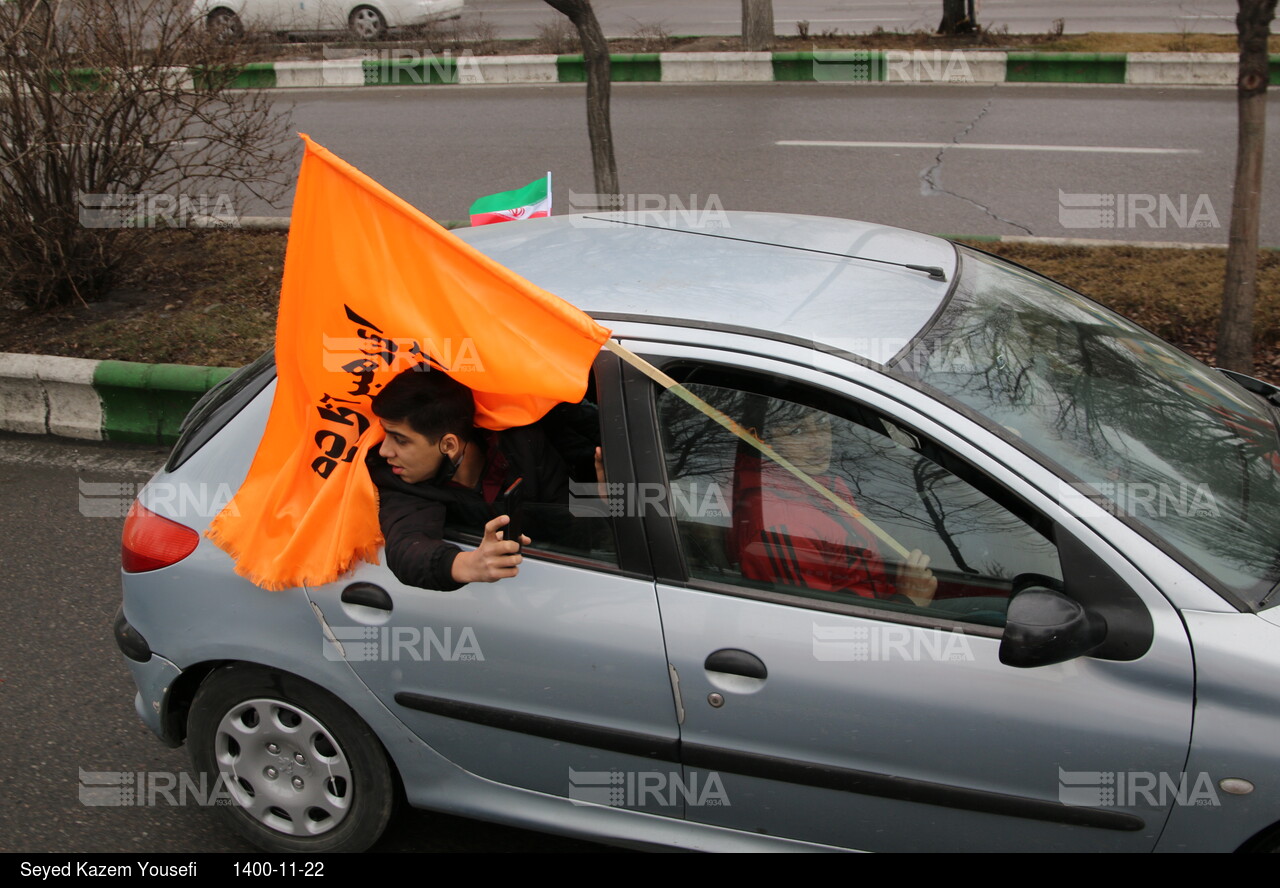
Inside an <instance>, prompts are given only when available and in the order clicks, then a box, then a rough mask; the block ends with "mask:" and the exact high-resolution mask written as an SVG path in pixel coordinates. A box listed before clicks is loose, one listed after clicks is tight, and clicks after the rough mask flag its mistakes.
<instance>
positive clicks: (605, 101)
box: [546, 0, 621, 209]
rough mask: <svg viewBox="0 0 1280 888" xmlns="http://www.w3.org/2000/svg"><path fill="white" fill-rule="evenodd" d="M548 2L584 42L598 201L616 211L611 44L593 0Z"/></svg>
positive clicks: (588, 109) (588, 112)
mask: <svg viewBox="0 0 1280 888" xmlns="http://www.w3.org/2000/svg"><path fill="white" fill-rule="evenodd" d="M546 2H547V5H548V6H550V7H551V8H552V9H554V10H556V11H557V12H562V13H564V14H565V15H566V16H568V17H569V21H571V22H573V26H574V27H575V28H577V29H578V38H579V39H580V40H581V41H582V56H583V60H584V62H585V64H586V67H587V134H588V135H589V137H590V139H591V169H592V172H593V173H594V175H595V185H596V195H597V197H596V199H597V200H598V201H600V202H601V203H602V204H603V206H601V207H600V208H601V209H612V208H615V207H616V206H617V204H616V203H615V202H613V201H610V200H609V198H610V197H612V196H615V195H618V194H620V193H621V192H620V191H619V188H618V162H617V160H616V159H615V157H614V153H613V123H612V121H611V118H610V115H609V91H610V82H609V78H610V65H609V43H608V41H607V40H605V39H604V31H603V30H601V28H600V21H599V20H598V19H597V18H596V13H595V10H594V9H592V8H591V2H590V0H546Z"/></svg>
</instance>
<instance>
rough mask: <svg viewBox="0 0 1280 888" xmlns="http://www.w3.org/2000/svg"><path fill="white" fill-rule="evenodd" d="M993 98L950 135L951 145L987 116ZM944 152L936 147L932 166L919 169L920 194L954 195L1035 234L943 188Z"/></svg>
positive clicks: (944, 150) (945, 151) (997, 218)
mask: <svg viewBox="0 0 1280 888" xmlns="http://www.w3.org/2000/svg"><path fill="white" fill-rule="evenodd" d="M995 100H996V97H995V96H994V95H993V96H992V97H991V98H989V99H987V103H986V104H985V105H983V106H982V110H980V111H979V112H978V115H977V116H976V117H974V118H973V120H971V121H969V124H968V126H966V127H965V128H964V129H962V130H961V131H960V132H958V133H956V134H955V135H954V136H952V137H951V144H952V145H956V144H959V142H960V140H961V139H963V138H964V137H965V136H967V135H969V133H970V132H972V131H973V128H974V127H975V126H977V125H978V121H980V120H982V118H984V117H986V116H987V112H988V111H990V110H991V106H992V105H993V104H994V103H995ZM946 153H947V146H946V145H944V146H943V147H941V148H939V149H938V153H937V155H936V156H935V157H934V158H933V166H931V167H928V168H926V169H923V170H921V171H920V193H921V194H922V195H924V196H925V197H935V196H937V195H939V194H945V195H948V196H949V197H954V198H956V199H957V200H962V201H964V202H965V203H969V204H972V205H973V206H975V207H977V208H978V209H980V210H982V212H984V213H986V214H987V215H988V216H990V217H991V218H992V219H995V220H996V221H997V222H1003V223H1004V224H1005V225H1011V226H1013V227H1014V228H1020V229H1022V230H1023V231H1025V232H1026V233H1027V234H1029V235H1034V234H1035V232H1034V231H1032V230H1031V229H1030V228H1028V227H1027V226H1025V225H1022V224H1021V223H1018V222H1014V221H1013V220H1012V219H1006V218H1004V217H1003V216H1001V215H1000V214H999V213H996V212H995V211H993V210H992V209H991V208H989V207H986V206H984V205H982V204H980V203H978V202H977V201H976V200H973V199H972V198H969V197H965V196H964V195H963V194H956V193H955V192H954V191H948V190H947V189H946V188H943V187H942V157H943V155H944V154H946Z"/></svg>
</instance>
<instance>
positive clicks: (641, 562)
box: [308, 354, 683, 817]
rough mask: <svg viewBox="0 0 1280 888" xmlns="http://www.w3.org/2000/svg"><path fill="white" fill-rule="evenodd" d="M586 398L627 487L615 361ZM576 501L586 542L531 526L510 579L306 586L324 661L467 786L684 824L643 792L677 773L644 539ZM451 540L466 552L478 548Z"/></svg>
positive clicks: (611, 470) (386, 575) (365, 576)
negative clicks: (440, 587) (477, 781)
mask: <svg viewBox="0 0 1280 888" xmlns="http://www.w3.org/2000/svg"><path fill="white" fill-rule="evenodd" d="M595 388H596V391H597V392H598V400H599V406H600V411H601V425H602V432H603V437H602V441H603V446H604V452H605V459H606V469H607V472H608V475H609V479H610V482H611V483H618V484H624V483H627V482H628V481H629V480H631V478H630V471H631V470H630V443H629V439H628V435H627V432H626V416H625V414H624V411H623V407H622V403H621V397H620V391H621V389H620V375H619V368H618V363H617V360H616V359H615V358H613V356H612V355H607V354H605V355H602V356H601V358H600V360H599V361H597V364H596V370H595ZM572 489H574V490H575V491H578V492H579V493H581V494H582V496H581V499H582V500H583V501H584V502H585V503H587V506H586V507H584V509H582V510H578V509H577V508H576V507H572V506H569V505H562V506H561V508H564V509H570V510H571V511H572V512H574V513H576V514H574V515H573V520H574V521H578V522H583V523H584V524H583V527H585V530H584V532H583V533H582V534H581V535H580V537H579V538H580V540H581V541H582V542H580V543H579V544H578V545H577V547H576V548H575V547H574V546H567V545H550V544H542V543H540V542H538V536H539V535H538V531H537V527H536V523H535V522H534V521H533V520H531V519H530V520H528V521H527V523H526V526H525V532H526V533H527V534H528V535H529V536H530V537H532V538H533V539H534V540H535V543H534V545H533V546H532V547H530V548H528V549H526V552H525V560H524V563H523V564H522V565H521V567H520V574H519V576H517V577H514V578H511V579H506V580H502V581H500V582H498V583H494V584H481V583H473V584H470V585H468V586H464V587H463V588H462V589H460V590H457V591H453V592H439V591H432V590H428V589H420V588H412V587H406V586H403V585H401V584H400V583H399V582H398V581H397V580H396V579H395V577H394V576H392V574H391V573H390V571H389V570H387V568H386V567H385V566H372V565H365V566H363V567H361V568H360V569H359V570H358V571H357V572H356V574H355V576H353V577H351V578H348V579H346V580H343V581H339V582H337V583H332V584H329V585H326V586H321V587H318V588H313V589H309V590H308V594H309V595H310V597H311V600H312V602H313V603H314V606H315V608H316V609H317V611H318V613H319V614H321V615H322V616H323V619H324V621H325V623H326V624H327V625H328V627H329V632H330V633H331V635H332V639H331V640H330V641H328V642H326V644H327V645H328V647H327V648H326V653H325V656H327V657H342V658H344V659H346V661H347V662H348V663H349V664H350V665H351V668H352V669H353V670H355V672H356V674H357V675H358V676H359V677H360V678H361V680H363V681H364V682H365V684H366V685H367V686H368V687H369V688H370V690H371V691H372V692H373V693H374V694H376V695H377V696H378V698H379V699H380V700H381V701H382V702H383V703H384V704H385V705H386V706H387V708H388V709H390V710H391V711H392V712H393V713H395V714H396V716H397V717H399V718H400V719H401V720H402V721H403V722H404V723H405V724H406V725H408V726H409V728H410V729H412V730H413V731H414V732H415V733H416V734H418V736H420V737H422V738H423V740H424V741H426V742H427V743H428V744H430V745H431V746H432V747H433V748H434V749H435V750H436V751H437V752H439V753H440V754H442V755H443V756H445V757H446V758H448V759H450V760H451V761H453V762H454V763H456V764H457V765H458V766H459V767H461V768H464V769H466V770H467V771H469V772H471V773H473V774H477V775H479V776H482V777H485V778H488V779H490V780H494V781H497V782H499V783H503V784H507V785H510V786H517V787H522V788H525V789H530V790H535V791H538V792H543V793H548V794H552V795H558V796H567V797H568V798H569V799H571V800H573V801H575V802H581V803H587V804H604V805H610V806H613V807H630V808H635V809H636V810H643V811H647V812H649V813H660V814H666V815H671V816H677V817H678V816H681V815H682V814H683V800H682V799H680V798H679V797H674V798H673V797H672V796H670V795H669V794H667V793H664V792H653V791H649V792H639V791H638V790H637V788H636V787H637V781H639V785H640V786H641V787H643V786H646V785H647V786H649V787H650V789H651V790H652V788H653V787H654V786H656V785H657V783H662V784H664V785H665V784H666V783H667V782H669V781H672V780H673V779H678V776H679V766H678V764H677V754H676V747H677V742H678V726H677V724H676V717H675V708H674V703H673V698H672V690H671V683H670V680H669V676H668V669H667V660H666V652H665V648H664V645H663V639H662V631H661V625H660V621H659V618H658V607H657V599H656V595H655V588H654V582H653V578H652V573H651V572H650V568H649V564H648V554H647V548H646V546H645V543H644V539H643V528H642V527H641V526H640V523H639V521H638V519H635V518H627V517H626V516H609V515H608V514H607V513H602V512H601V511H600V510H599V509H594V510H593V509H592V508H591V507H590V502H591V501H595V500H597V497H596V488H595V485H594V483H593V482H592V483H589V484H585V485H584V486H582V487H578V486H576V485H575V487H574V488H572ZM472 530H473V529H472ZM446 531H447V533H448V531H449V529H448V528H446ZM455 531H456V532H455V536H454V538H455V539H457V540H458V541H459V543H460V544H463V545H466V544H467V543H468V541H470V542H475V540H476V537H475V536H474V535H469V530H468V529H455ZM339 646H340V647H339Z"/></svg>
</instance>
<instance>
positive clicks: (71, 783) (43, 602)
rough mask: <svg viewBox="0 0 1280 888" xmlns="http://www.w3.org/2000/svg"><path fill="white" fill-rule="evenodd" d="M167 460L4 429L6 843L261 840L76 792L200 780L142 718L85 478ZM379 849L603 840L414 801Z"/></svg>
mask: <svg viewBox="0 0 1280 888" xmlns="http://www.w3.org/2000/svg"><path fill="white" fill-rule="evenodd" d="M164 457H165V454H164V453H162V452H160V451H159V450H157V449H156V448H147V447H129V446H122V445H110V444H100V443H89V442H69V441H67V440H66V439H56V438H42V437H36V436H29V435H14V434H8V433H2V432H0V501H2V502H3V503H4V508H3V509H2V510H0V553H3V555H2V557H3V570H0V602H3V603H4V616H5V620H4V625H5V632H4V638H5V640H4V643H3V644H0V712H3V717H2V718H0V852H17V853H26V854H30V853H36V852H58V853H59V854H60V855H67V854H84V853H89V852H129V853H130V854H131V855H134V856H137V855H149V854H156V853H175V854H190V853H193V852H231V853H239V854H242V855H243V854H246V853H249V852H252V851H253V850H254V849H253V848H252V846H250V845H248V844H247V843H244V842H242V841H240V840H239V839H238V838H237V837H236V836H235V835H233V834H232V833H231V832H230V831H229V830H227V829H224V828H223V827H222V826H221V825H220V824H219V823H217V822H216V820H215V818H214V812H213V811H211V810H208V809H205V808H202V807H200V806H199V805H196V804H190V805H186V806H180V805H175V806H171V805H169V804H168V803H167V801H166V800H165V798H164V796H162V795H157V796H156V797H155V800H156V802H157V804H155V805H154V806H148V805H137V804H135V805H130V806H103V805H86V804H83V803H82V802H81V799H80V789H81V786H82V783H83V784H85V785H88V784H91V783H92V782H94V781H95V780H96V779H97V778H83V779H82V772H98V773H101V772H130V773H136V772H139V771H146V772H150V775H155V776H148V777H147V778H146V779H147V781H148V782H147V785H148V786H155V785H161V786H162V785H163V783H157V781H158V780H162V779H166V778H162V777H160V776H159V775H163V774H172V775H175V776H174V779H175V780H178V779H181V778H180V777H178V776H177V775H181V774H190V764H189V761H188V758H187V751H186V749H185V748H181V749H169V748H167V747H165V746H164V745H163V744H161V743H160V741H159V740H157V739H156V737H155V736H154V735H153V734H152V733H151V732H150V730H148V729H147V728H146V727H144V726H143V724H142V722H141V721H140V720H139V719H138V717H137V715H136V714H135V713H134V710H133V697H134V693H135V688H134V685H133V680H132V678H130V675H129V671H128V669H127V668H126V667H125V662H124V658H123V657H122V656H121V654H120V652H119V651H118V650H117V649H116V646H115V642H114V640H113V639H112V633H111V623H112V619H113V618H114V616H115V611H116V608H117V607H118V606H119V604H120V531H121V528H122V527H123V524H124V521H123V518H122V517H119V516H115V517H92V513H95V512H97V513H103V512H106V511H108V510H109V508H110V506H111V505H112V504H111V503H110V502H108V500H110V499H111V496H110V494H109V493H106V494H104V492H103V491H104V488H102V487H96V488H94V487H90V488H87V489H86V488H84V487H82V485H83V484H103V483H113V484H117V485H121V490H123V491H124V495H123V496H122V497H121V498H120V499H119V500H118V503H119V504H122V505H124V506H125V508H127V505H128V502H129V501H131V500H132V495H133V492H134V491H136V489H137V485H138V484H139V483H140V482H143V481H145V480H146V478H148V477H149V476H150V475H151V473H152V472H153V471H154V470H155V469H156V468H158V467H159V466H160V464H161V463H162V462H163V461H164ZM82 492H83V495H82ZM86 512H88V513H90V515H86V514H85V513H86ZM175 798H184V796H183V795H181V794H177V795H175ZM186 798H194V794H193V795H191V796H186ZM378 850H381V851H484V852H493V851H578V850H586V851H599V850H608V849H605V848H604V847H603V846H599V845H594V844H589V843H585V842H575V841H570V840H568V839H560V838H556V837H554V836H545V835H542V834H540V833H531V832H526V831H523V830H517V829H509V828H505V827H499V826H493V825H490V824H485V823H478V822H476V821H472V820H466V819H463V818H459V817H446V816H443V815H437V814H431V813H428V812H423V811H414V810H409V811H406V812H402V814H401V816H400V817H399V818H398V820H397V821H396V822H395V823H394V824H393V825H392V827H391V829H390V830H389V831H388V833H387V836H386V837H385V838H384V840H383V841H382V842H381V843H380V844H379V845H378ZM42 862H44V863H46V864H47V863H49V861H42ZM12 865H13V866H14V868H15V869H16V867H17V865H18V861H16V860H14V861H12ZM222 866H223V867H224V869H225V866H226V864H225V862H224V863H223V864H222ZM205 872H208V873H209V874H212V872H210V871H209V870H208V869H207V868H206V869H205ZM223 874H225V875H230V873H223Z"/></svg>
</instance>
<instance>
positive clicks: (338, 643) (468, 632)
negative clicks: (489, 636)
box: [322, 626, 484, 663]
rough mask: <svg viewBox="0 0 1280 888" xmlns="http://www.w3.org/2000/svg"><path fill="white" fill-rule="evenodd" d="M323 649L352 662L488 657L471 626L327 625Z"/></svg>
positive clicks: (326, 655)
mask: <svg viewBox="0 0 1280 888" xmlns="http://www.w3.org/2000/svg"><path fill="white" fill-rule="evenodd" d="M322 653H323V655H324V658H325V659H326V660H346V661H348V662H351V663H374V662H402V661H403V662H415V663H421V662H426V661H444V662H447V663H466V662H472V661H479V660H483V659H484V652H483V651H482V650H480V643H479V642H478V641H477V640H476V632H475V630H474V629H472V628H471V627H470V626H463V627H462V628H461V629H459V630H457V631H455V630H454V627H452V626H444V627H442V628H438V629H437V628H433V627H431V626H421V627H420V626H333V627H329V626H326V627H325V638H324V642H323V648H322Z"/></svg>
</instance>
